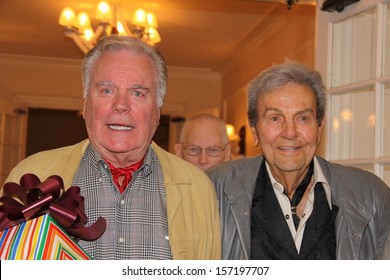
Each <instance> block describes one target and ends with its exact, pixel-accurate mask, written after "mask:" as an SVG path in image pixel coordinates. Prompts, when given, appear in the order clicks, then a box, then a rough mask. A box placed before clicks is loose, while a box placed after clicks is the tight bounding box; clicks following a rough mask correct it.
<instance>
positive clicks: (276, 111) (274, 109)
mask: <svg viewBox="0 0 390 280" xmlns="http://www.w3.org/2000/svg"><path fill="white" fill-rule="evenodd" d="M269 112H275V113H283V112H282V110H280V109H278V108H266V109H265V111H264V114H263V116H264V115H266V114H267V113H269ZM305 113H312V114H313V113H314V111H313V109H311V108H308V109H304V110H301V111H298V112H295V113H294V115H301V114H305Z"/></svg>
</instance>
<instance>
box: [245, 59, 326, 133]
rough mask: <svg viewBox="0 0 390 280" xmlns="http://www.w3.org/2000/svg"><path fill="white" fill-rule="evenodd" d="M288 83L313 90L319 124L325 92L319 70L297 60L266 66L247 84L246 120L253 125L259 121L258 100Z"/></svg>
mask: <svg viewBox="0 0 390 280" xmlns="http://www.w3.org/2000/svg"><path fill="white" fill-rule="evenodd" d="M288 83H295V84H299V85H304V86H307V87H309V88H311V89H312V90H313V93H314V95H315V98H316V103H317V122H318V124H319V125H320V124H321V122H322V120H323V118H324V116H325V110H326V92H325V86H324V84H323V82H322V79H321V75H320V73H319V72H317V71H315V70H313V69H311V68H309V67H308V66H305V65H303V64H300V63H297V62H287V63H284V64H280V65H275V66H272V67H269V68H267V69H266V70H264V71H263V72H262V73H260V74H259V75H258V76H256V77H255V78H254V79H253V80H252V81H251V82H250V83H249V86H248V122H249V125H250V126H251V127H255V126H256V125H257V123H258V121H259V114H258V108H257V106H258V104H257V103H258V100H259V97H260V96H261V95H264V94H266V93H270V92H272V91H275V90H277V89H278V88H280V87H282V86H285V85H286V84H288Z"/></svg>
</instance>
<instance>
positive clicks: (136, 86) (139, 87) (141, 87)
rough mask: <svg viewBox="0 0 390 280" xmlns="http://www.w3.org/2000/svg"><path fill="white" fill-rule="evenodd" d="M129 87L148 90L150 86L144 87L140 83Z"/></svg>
mask: <svg viewBox="0 0 390 280" xmlns="http://www.w3.org/2000/svg"><path fill="white" fill-rule="evenodd" d="M130 88H132V89H144V90H146V91H150V88H148V87H145V86H143V85H140V84H135V85H132V86H131V87H130Z"/></svg>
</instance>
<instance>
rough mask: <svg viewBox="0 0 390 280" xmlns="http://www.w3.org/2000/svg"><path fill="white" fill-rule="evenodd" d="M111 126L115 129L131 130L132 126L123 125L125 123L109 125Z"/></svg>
mask: <svg viewBox="0 0 390 280" xmlns="http://www.w3.org/2000/svg"><path fill="white" fill-rule="evenodd" d="M108 127H109V128H111V129H113V130H131V129H132V128H131V127H130V126H123V125H109V126H108Z"/></svg>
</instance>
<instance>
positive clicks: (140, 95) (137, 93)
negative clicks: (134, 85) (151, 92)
mask: <svg viewBox="0 0 390 280" xmlns="http://www.w3.org/2000/svg"><path fill="white" fill-rule="evenodd" d="M131 93H132V95H133V96H134V97H137V98H144V97H145V96H146V95H145V93H144V92H142V91H140V90H134V91H132V92H131Z"/></svg>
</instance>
